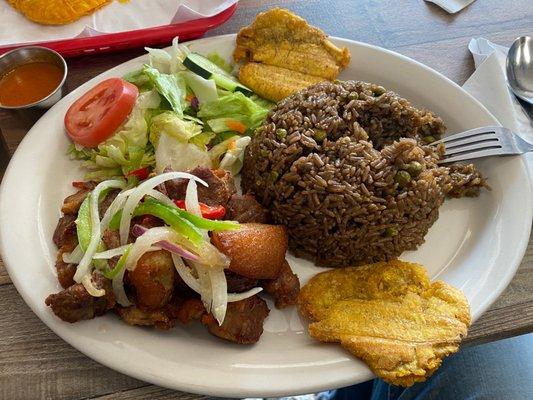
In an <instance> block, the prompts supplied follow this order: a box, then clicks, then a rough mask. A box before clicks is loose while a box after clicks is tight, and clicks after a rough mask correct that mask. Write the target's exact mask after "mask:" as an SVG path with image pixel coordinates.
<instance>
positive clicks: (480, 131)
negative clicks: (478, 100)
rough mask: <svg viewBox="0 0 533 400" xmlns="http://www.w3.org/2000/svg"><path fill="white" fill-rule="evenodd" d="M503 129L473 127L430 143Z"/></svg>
mask: <svg viewBox="0 0 533 400" xmlns="http://www.w3.org/2000/svg"><path fill="white" fill-rule="evenodd" d="M503 130H505V128H502V127H501V126H484V127H481V128H474V129H470V130H469V131H465V132H461V133H456V134H454V135H450V136H446V137H444V138H442V139H440V140H437V141H435V142H433V143H431V145H435V144H439V143H445V144H446V143H448V142H450V141H454V140H457V139H463V138H468V137H471V136H477V135H480V134H483V133H490V132H494V133H495V132H501V131H503Z"/></svg>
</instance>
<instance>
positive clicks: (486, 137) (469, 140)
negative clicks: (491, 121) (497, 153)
mask: <svg viewBox="0 0 533 400" xmlns="http://www.w3.org/2000/svg"><path fill="white" fill-rule="evenodd" d="M498 142H499V137H498V136H497V135H496V134H494V132H487V133H480V134H479V135H476V136H470V137H466V138H463V139H457V140H454V141H451V142H446V143H444V145H445V146H446V153H448V150H451V149H455V148H457V147H462V146H466V145H469V144H474V143H477V144H478V145H481V144H483V143H491V144H493V145H494V144H498Z"/></svg>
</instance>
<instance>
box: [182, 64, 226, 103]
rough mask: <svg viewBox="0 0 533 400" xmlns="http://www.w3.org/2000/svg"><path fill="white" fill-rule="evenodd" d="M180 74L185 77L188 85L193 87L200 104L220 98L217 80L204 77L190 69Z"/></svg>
mask: <svg viewBox="0 0 533 400" xmlns="http://www.w3.org/2000/svg"><path fill="white" fill-rule="evenodd" d="M180 76H182V77H183V79H184V80H185V82H186V83H187V86H189V87H190V88H191V89H192V92H193V93H194V95H195V96H196V98H197V99H198V102H199V103H200V104H204V103H209V102H212V101H216V100H217V99H218V92H217V86H216V84H215V81H212V80H210V79H204V78H202V77H201V76H200V75H196V74H195V73H194V72H190V71H183V72H182V73H181V74H180Z"/></svg>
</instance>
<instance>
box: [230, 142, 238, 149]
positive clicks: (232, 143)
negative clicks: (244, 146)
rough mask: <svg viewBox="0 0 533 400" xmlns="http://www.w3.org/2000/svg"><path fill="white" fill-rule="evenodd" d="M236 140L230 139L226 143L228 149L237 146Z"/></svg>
mask: <svg viewBox="0 0 533 400" xmlns="http://www.w3.org/2000/svg"><path fill="white" fill-rule="evenodd" d="M236 143H237V141H236V140H232V141H231V142H229V143H228V150H235V148H236V147H237V144H236Z"/></svg>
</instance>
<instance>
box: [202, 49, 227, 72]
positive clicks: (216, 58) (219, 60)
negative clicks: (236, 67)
mask: <svg viewBox="0 0 533 400" xmlns="http://www.w3.org/2000/svg"><path fill="white" fill-rule="evenodd" d="M206 58H207V59H208V60H209V61H211V62H212V63H213V64H215V65H216V66H217V67H219V68H220V69H221V70H223V71H226V72H227V73H228V74H231V72H232V71H233V65H231V64H230V63H228V62H226V60H225V59H224V58H223V57H221V56H220V54H218V53H209V54H208V55H207V56H206Z"/></svg>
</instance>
